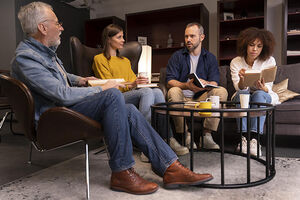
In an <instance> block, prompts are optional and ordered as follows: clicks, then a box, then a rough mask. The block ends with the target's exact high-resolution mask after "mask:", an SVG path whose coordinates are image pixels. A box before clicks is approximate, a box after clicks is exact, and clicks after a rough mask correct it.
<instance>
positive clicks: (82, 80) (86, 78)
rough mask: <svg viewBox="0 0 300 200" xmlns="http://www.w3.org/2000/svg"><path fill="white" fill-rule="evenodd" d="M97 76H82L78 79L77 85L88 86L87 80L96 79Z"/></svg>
mask: <svg viewBox="0 0 300 200" xmlns="http://www.w3.org/2000/svg"><path fill="white" fill-rule="evenodd" d="M97 79H98V78H96V77H94V76H89V77H82V78H81V79H80V80H79V83H78V85H79V86H88V80H97Z"/></svg>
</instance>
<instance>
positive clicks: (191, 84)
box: [186, 79, 207, 93]
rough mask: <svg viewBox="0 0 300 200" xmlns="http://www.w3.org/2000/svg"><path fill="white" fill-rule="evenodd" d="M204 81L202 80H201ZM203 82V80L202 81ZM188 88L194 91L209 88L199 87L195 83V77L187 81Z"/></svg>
mask: <svg viewBox="0 0 300 200" xmlns="http://www.w3.org/2000/svg"><path fill="white" fill-rule="evenodd" d="M200 81H201V82H202V80H200ZM202 83H203V82H202ZM186 87H187V89H189V90H191V91H193V92H194V93H197V92H200V91H204V90H207V89H206V88H199V87H197V86H196V85H195V84H194V79H191V80H189V81H188V82H186Z"/></svg>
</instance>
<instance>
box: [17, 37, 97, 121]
mask: <svg viewBox="0 0 300 200" xmlns="http://www.w3.org/2000/svg"><path fill="white" fill-rule="evenodd" d="M55 51H56V48H55V47H51V48H48V47H46V46H44V45H43V44H42V43H40V42H39V41H37V40H35V39H34V38H31V37H29V38H27V39H25V40H24V41H22V42H20V44H19V45H18V47H17V49H16V52H15V57H14V58H13V60H12V70H11V75H12V77H14V78H16V79H18V80H20V81H22V82H23V83H24V84H25V85H26V86H27V87H28V88H29V89H30V91H31V93H32V95H33V98H34V103H35V120H36V122H37V121H38V120H39V117H40V115H41V114H42V113H43V112H44V111H46V110H47V109H49V108H52V107H56V106H66V107H68V106H71V105H74V104H76V103H79V102H81V101H82V100H83V99H84V98H87V97H88V96H91V95H94V94H95V93H99V92H101V91H102V88H101V87H76V86H77V85H78V83H79V79H80V78H81V77H80V76H76V75H73V74H70V73H67V72H66V71H65V69H64V68H63V67H62V68H63V70H64V71H65V73H66V75H67V78H68V82H69V85H68V83H67V81H66V80H65V78H64V77H63V74H62V73H61V72H60V71H59V69H58V68H57V63H56V62H58V63H59V64H60V65H61V66H63V65H62V62H61V60H60V59H59V58H58V57H57V55H56V53H55Z"/></svg>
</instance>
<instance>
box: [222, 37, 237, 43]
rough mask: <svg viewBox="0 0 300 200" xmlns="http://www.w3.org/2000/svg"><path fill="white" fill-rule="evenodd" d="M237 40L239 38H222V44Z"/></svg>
mask: <svg viewBox="0 0 300 200" xmlns="http://www.w3.org/2000/svg"><path fill="white" fill-rule="evenodd" d="M236 40H237V36H228V37H225V38H220V40H219V41H220V42H230V41H236Z"/></svg>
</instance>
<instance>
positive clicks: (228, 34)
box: [217, 0, 267, 65]
mask: <svg viewBox="0 0 300 200" xmlns="http://www.w3.org/2000/svg"><path fill="white" fill-rule="evenodd" d="M266 5H267V4H266V0H251V1H245V0H220V1H218V11H217V18H218V60H219V65H229V64H230V61H231V60H232V59H233V58H234V57H236V41H237V37H238V34H239V33H240V31H242V30H244V29H246V28H248V27H257V28H264V27H265V21H266V20H265V16H266ZM224 13H225V14H224ZM226 13H227V14H226ZM228 15H229V16H230V18H227V17H226V16H228ZM232 16H233V18H232Z"/></svg>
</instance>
